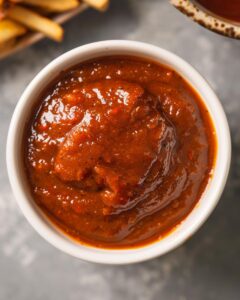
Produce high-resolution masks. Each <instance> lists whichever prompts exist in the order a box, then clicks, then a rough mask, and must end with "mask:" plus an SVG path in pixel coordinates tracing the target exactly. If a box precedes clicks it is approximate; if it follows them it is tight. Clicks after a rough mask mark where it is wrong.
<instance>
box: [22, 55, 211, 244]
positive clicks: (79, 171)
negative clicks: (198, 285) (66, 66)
mask: <svg viewBox="0 0 240 300" xmlns="http://www.w3.org/2000/svg"><path fill="white" fill-rule="evenodd" d="M23 145H24V157H25V158H24V159H25V166H26V172H27V174H28V179H29V185H30V188H31V191H32V194H33V197H34V200H35V201H36V203H37V204H38V205H39V206H40V207H41V208H42V210H43V211H44V212H45V213H46V214H47V215H48V217H49V218H50V219H51V220H52V221H53V222H54V223H55V224H57V225H58V226H59V227H61V228H62V229H63V230H64V231H65V232H66V233H68V234H69V235H71V236H72V237H74V238H76V239H78V240H79V241H81V242H84V243H87V244H90V245H93V246H97V247H105V248H124V247H125V248H126V247H135V246H140V245H144V244H147V243H150V242H153V241H155V240H157V239H159V238H160V237H162V236H163V235H165V234H166V233H168V232H170V231H171V230H172V229H173V228H174V227H175V226H176V225H177V224H179V223H180V222H181V221H182V220H183V219H184V218H185V217H186V216H187V215H188V214H189V213H190V212H191V210H192V209H193V208H194V206H195V205H196V203H197V202H198V201H199V199H200V197H201V195H202V193H203V191H204V189H205V187H206V185H207V183H208V181H209V178H210V177H211V172H212V169H213V167H214V158H215V152H216V142H215V137H214V128H213V126H212V122H211V119H210V117H209V114H208V111H207V109H206V107H205V106H204V104H203V102H202V100H201V99H200V97H199V95H198V94H197V93H196V92H195V91H194V90H193V89H192V88H191V86H189V84H188V83H186V82H185V81H184V79H183V78H182V77H181V76H180V75H179V74H177V73H176V72H175V71H173V70H171V69H169V68H167V67H165V66H162V65H159V64H156V63H153V62H151V61H147V60H144V59H137V58H134V57H125V56H118V57H114V56H113V57H106V58H99V59H95V60H93V61H89V62H85V63H82V64H80V65H78V66H76V67H74V68H71V69H70V70H66V71H63V72H62V73H61V74H60V75H59V77H58V78H56V80H54V82H52V83H51V84H50V85H49V86H48V87H47V88H46V89H45V90H44V91H43V93H42V94H41V95H40V96H39V99H38V101H37V105H36V107H35V108H34V112H33V117H32V118H31V119H30V120H29V121H28V122H27V126H26V134H25V139H24V143H23Z"/></svg>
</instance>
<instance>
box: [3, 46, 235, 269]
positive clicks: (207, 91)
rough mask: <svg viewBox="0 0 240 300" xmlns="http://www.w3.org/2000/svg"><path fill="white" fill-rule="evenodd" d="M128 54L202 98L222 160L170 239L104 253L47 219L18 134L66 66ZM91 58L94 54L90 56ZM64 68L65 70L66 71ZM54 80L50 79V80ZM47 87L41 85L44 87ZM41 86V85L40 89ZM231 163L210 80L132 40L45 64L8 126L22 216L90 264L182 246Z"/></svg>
mask: <svg viewBox="0 0 240 300" xmlns="http://www.w3.org/2000/svg"><path fill="white" fill-rule="evenodd" d="M115 53H116V54H118V53H119V54H118V55H125V54H127V53H129V55H133V56H140V57H146V58H147V57H148V58H149V59H152V60H155V61H156V62H158V63H161V64H165V65H168V66H169V67H170V68H173V69H174V70H176V71H177V72H178V73H180V75H181V76H182V77H183V78H184V79H185V80H186V81H187V82H188V83H190V84H191V85H192V86H193V88H194V89H195V90H196V91H197V92H198V93H199V94H200V95H201V98H202V100H203V101H204V103H205V105H206V106H207V108H208V110H209V112H210V115H211V117H212V122H213V125H214V126H215V130H216V134H217V144H218V150H217V155H216V156H217V157H216V164H215V168H214V172H213V176H212V178H211V180H210V182H209V184H208V186H207V188H206V189H205V192H204V193H203V195H202V197H201V199H200V200H199V202H198V204H197V205H196V207H195V208H194V209H193V211H192V212H191V213H190V214H189V215H188V216H187V217H186V219H184V220H183V221H182V222H181V224H179V225H178V226H177V227H176V229H175V230H174V231H173V232H172V233H170V234H169V235H167V236H166V237H164V238H162V239H160V240H159V241H156V242H154V243H151V244H148V245H146V246H143V247H138V248H129V249H102V248H95V247H91V246H89V245H84V244H81V243H78V242H76V241H74V240H72V239H71V238H69V237H67V236H66V235H65V234H63V233H61V232H60V231H59V230H58V229H56V228H54V226H52V225H51V224H50V223H49V221H47V220H46V218H45V217H44V216H43V214H42V213H41V212H40V211H39V208H37V207H36V204H35V203H34V201H33V200H32V197H31V195H30V194H29V192H27V188H26V182H24V180H25V179H24V178H23V177H24V176H21V170H20V169H21V168H20V163H21V155H22V153H20V152H21V151H20V148H19V147H20V146H19V141H21V139H22V136H21V135H22V133H19V132H20V131H21V130H20V127H21V124H22V122H24V121H25V120H26V116H25V115H24V113H25V114H26V111H27V109H28V107H29V103H31V101H32V100H33V99H34V97H33V94H34V92H35V93H36V90H37V89H40V90H42V89H43V88H44V86H46V85H47V84H48V83H49V82H50V81H51V79H53V78H54V77H56V74H59V71H60V70H64V69H66V66H69V67H71V66H73V65H76V64H78V63H81V62H83V61H86V60H87V58H84V57H87V56H88V57H90V56H91V55H92V58H93V57H95V58H97V57H101V56H108V55H114V54H115ZM89 55H90V56H89ZM64 66H65V67H64ZM49 78H50V79H49ZM41 84H42V86H41ZM40 86H41V87H40ZM230 160H231V137H230V131H229V127H228V123H227V119H226V116H225V113H224V110H223V108H222V106H221V104H220V101H219V99H218V98H217V96H216V95H215V93H214V92H213V90H212V88H211V87H210V85H209V84H208V83H207V81H206V80H205V79H204V78H203V77H202V76H201V75H200V74H199V73H198V72H197V71H196V70H195V69H194V68H193V67H192V66H191V65H190V64H189V63H187V62H186V61H184V60H183V59H182V58H180V57H178V56H177V55H175V54H173V53H171V52H169V51H167V50H164V49H162V48H159V47H157V46H153V45H151V44H147V43H143V42H136V41H128V40H108V41H100V42H95V43H91V44H87V45H83V46H80V47H77V48H75V49H73V50H70V51H68V52H66V53H64V54H62V55H61V56H59V57H57V58H56V59H54V60H53V61H52V62H50V63H49V64H48V65H47V66H45V67H44V68H43V69H42V70H41V71H40V72H39V73H38V74H37V75H36V76H35V77H34V79H33V80H32V81H31V82H30V83H29V85H28V86H27V87H26V89H25V91H24V92H23V94H22V96H21V97H20V100H19V101H18V103H17V105H16V108H15V110H14V113H13V116H12V119H11V123H10V126H9V131H8V137H7V146H6V161H7V171H8V177H9V180H10V184H11V187H12V190H13V193H14V196H15V199H16V201H17V203H18V205H19V207H20V209H21V210H22V212H23V214H24V215H25V217H26V218H27V220H28V221H29V223H30V224H31V225H32V226H33V227H34V229H35V230H36V231H37V232H38V233H39V234H40V235H41V236H42V237H43V238H44V239H45V240H47V241H48V242H49V243H51V244H52V245H54V246H55V247H56V248H58V249H60V250H62V251H63V252H65V253H68V254H70V255H72V256H74V257H77V258H80V259H83V260H85V261H90V262H95V263H104V264H129V263H137V262H141V261H145V260H148V259H151V258H154V257H157V256H160V255H163V254H165V253H167V252H169V251H171V250H173V249H175V248H176V247H178V246H180V245H181V244H182V243H183V242H185V241H186V240H187V239H188V238H189V237H191V236H192V235H193V234H194V233H195V232H196V231H197V230H198V229H199V228H200V226H201V225H202V224H203V223H204V222H205V221H206V219H207V218H208V216H209V215H210V214H211V212H212V211H213V209H214V208H215V206H216V205H217V203H218V201H219V198H220V196H221V194H222V192H223V189H224V186H225V184H226V180H227V176H228V172H229V168H230Z"/></svg>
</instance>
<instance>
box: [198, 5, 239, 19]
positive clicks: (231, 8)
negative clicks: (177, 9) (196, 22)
mask: <svg viewBox="0 0 240 300" xmlns="http://www.w3.org/2000/svg"><path fill="white" fill-rule="evenodd" d="M196 2H198V3H200V4H201V5H202V6H203V7H205V8H206V9H208V10H209V11H211V12H213V13H214V14H216V15H218V16H220V17H223V18H225V19H228V20H231V21H234V22H240V1H239V0H197V1H196Z"/></svg>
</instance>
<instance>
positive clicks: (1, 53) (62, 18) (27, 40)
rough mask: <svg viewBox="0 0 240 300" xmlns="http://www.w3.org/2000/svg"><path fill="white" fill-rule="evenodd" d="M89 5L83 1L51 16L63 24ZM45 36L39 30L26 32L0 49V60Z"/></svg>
mask: <svg viewBox="0 0 240 300" xmlns="http://www.w3.org/2000/svg"><path fill="white" fill-rule="evenodd" d="M88 7H89V6H88V5H87V4H85V3H82V4H80V5H79V7H77V8H76V9H74V10H71V11H67V12H64V13H61V14H58V15H57V16H55V17H54V18H53V20H54V21H55V22H57V23H58V24H63V23H65V22H66V21H68V20H70V19H72V18H73V17H74V16H76V15H78V14H79V13H81V12H82V11H84V10H86V9H87V8H88ZM43 38H45V35H44V34H42V33H39V32H32V33H27V34H26V35H24V37H21V38H19V40H18V41H17V42H16V43H15V44H14V45H12V46H9V47H8V48H6V49H4V50H0V60H1V59H4V58H6V57H8V56H10V55H12V54H14V53H16V52H18V51H20V50H22V49H24V48H26V47H28V46H31V45H32V44H35V43H36V42H38V41H40V40H41V39H43Z"/></svg>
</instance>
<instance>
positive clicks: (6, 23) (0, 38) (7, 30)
mask: <svg viewBox="0 0 240 300" xmlns="http://www.w3.org/2000/svg"><path fill="white" fill-rule="evenodd" d="M26 31H27V29H26V28H25V27H24V26H22V25H20V24H18V23H16V22H14V21H12V20H9V19H4V20H1V21H0V44H3V43H6V42H7V41H9V40H12V39H13V38H15V37H18V36H20V35H23V34H25V33H26Z"/></svg>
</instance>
